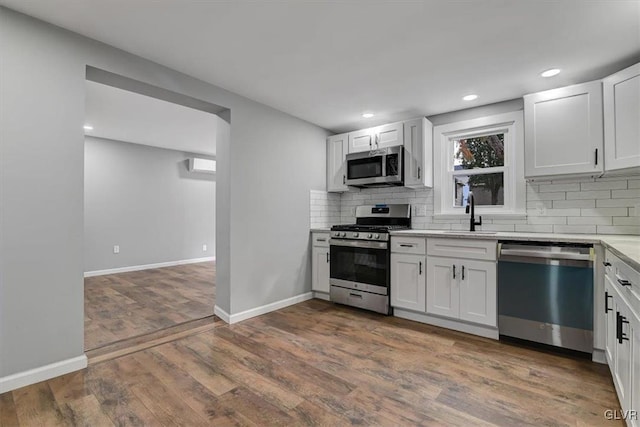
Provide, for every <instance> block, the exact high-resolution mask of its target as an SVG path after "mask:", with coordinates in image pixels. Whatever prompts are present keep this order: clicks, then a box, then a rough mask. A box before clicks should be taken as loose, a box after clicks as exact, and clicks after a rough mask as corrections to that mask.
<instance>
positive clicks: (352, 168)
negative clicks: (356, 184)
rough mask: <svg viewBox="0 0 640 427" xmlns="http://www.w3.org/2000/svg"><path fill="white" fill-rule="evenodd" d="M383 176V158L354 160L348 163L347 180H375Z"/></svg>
mask: <svg viewBox="0 0 640 427" xmlns="http://www.w3.org/2000/svg"><path fill="white" fill-rule="evenodd" d="M378 176H382V157H381V156H376V157H368V158H366V159H354V160H349V161H348V162H347V178H349V179H360V178H373V177H378Z"/></svg>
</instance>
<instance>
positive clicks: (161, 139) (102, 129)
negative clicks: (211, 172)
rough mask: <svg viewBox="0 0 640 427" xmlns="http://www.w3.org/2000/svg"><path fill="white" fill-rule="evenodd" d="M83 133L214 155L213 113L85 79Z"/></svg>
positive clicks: (214, 129) (214, 128)
mask: <svg viewBox="0 0 640 427" xmlns="http://www.w3.org/2000/svg"><path fill="white" fill-rule="evenodd" d="M86 89H87V92H86V101H85V125H91V126H93V130H85V135H88V136H96V137H100V138H108V139H115V140H118V141H125V142H132V143H135V144H143V145H151V146H154V147H161V148H169V149H172V150H179V151H187V152H191V153H197V154H207V155H211V156H214V155H215V154H216V116H215V115H213V114H210V113H206V112H204V111H200V110H194V109H192V108H187V107H183V106H181V105H177V104H173V103H171V102H167V101H162V100H159V99H155V98H151V97H148V96H144V95H139V94H137V93H134V92H129V91H126V90H122V89H118V88H114V87H111V86H106V85H103V84H100V83H94V82H90V81H87V83H86Z"/></svg>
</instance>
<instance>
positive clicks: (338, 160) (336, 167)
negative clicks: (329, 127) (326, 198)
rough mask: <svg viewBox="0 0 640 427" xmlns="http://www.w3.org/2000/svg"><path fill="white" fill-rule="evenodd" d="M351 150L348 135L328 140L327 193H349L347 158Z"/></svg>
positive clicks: (334, 136) (331, 137)
mask: <svg viewBox="0 0 640 427" xmlns="http://www.w3.org/2000/svg"><path fill="white" fill-rule="evenodd" d="M348 149H349V141H348V134H346V133H343V134H340V135H333V136H330V137H329V138H327V191H329V192H341V191H347V190H348V189H349V187H347V185H346V182H347V171H346V164H345V158H346V156H347V152H348Z"/></svg>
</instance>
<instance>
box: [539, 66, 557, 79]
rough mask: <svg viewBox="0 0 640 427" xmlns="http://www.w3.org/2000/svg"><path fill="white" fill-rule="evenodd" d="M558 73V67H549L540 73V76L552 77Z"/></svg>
mask: <svg viewBox="0 0 640 427" xmlns="http://www.w3.org/2000/svg"><path fill="white" fill-rule="evenodd" d="M558 74H560V68H550V69H548V70H545V71H543V72H542V73H540V75H541V76H542V77H553V76H557V75H558Z"/></svg>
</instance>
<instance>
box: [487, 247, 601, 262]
mask: <svg viewBox="0 0 640 427" xmlns="http://www.w3.org/2000/svg"><path fill="white" fill-rule="evenodd" d="M500 256H501V257H502V256H518V257H527V258H544V259H558V260H560V259H568V260H575V261H590V260H591V255H590V254H585V253H579V252H552V251H532V250H527V249H502V250H501V251H500Z"/></svg>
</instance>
